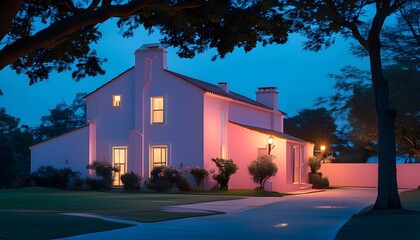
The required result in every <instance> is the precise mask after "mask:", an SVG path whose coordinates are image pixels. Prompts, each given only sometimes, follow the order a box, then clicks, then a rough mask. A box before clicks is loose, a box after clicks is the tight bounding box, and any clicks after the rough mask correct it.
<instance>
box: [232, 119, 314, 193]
mask: <svg viewBox="0 0 420 240" xmlns="http://www.w3.org/2000/svg"><path fill="white" fill-rule="evenodd" d="M268 137H269V135H267V134H263V133H259V132H256V131H252V130H249V129H246V128H244V127H241V126H239V125H236V124H233V123H229V158H231V159H233V160H234V161H235V163H237V165H238V166H239V171H238V172H237V173H236V174H234V175H233V176H232V178H231V182H230V184H229V187H230V188H247V189H253V188H255V187H257V186H258V185H257V184H255V183H254V182H253V181H252V177H251V175H249V173H248V166H249V164H250V163H251V161H252V160H254V159H256V158H257V156H258V151H262V152H264V150H265V149H266V148H267V138H268ZM274 142H275V143H274V145H275V147H274V148H273V150H272V152H271V155H273V156H274V158H273V161H274V163H276V165H277V168H278V172H277V175H276V176H274V177H272V178H270V180H269V181H268V182H267V184H266V186H265V188H266V190H268V191H277V192H288V191H297V190H299V189H300V188H301V187H303V186H305V187H307V186H306V184H305V183H306V181H307V177H306V176H307V169H308V165H307V148H310V147H311V145H310V144H302V143H297V142H290V141H288V140H286V139H281V138H275V139H274ZM291 145H294V146H301V147H302V162H301V166H300V182H294V181H293V163H292V161H291V160H292V159H291V157H290V153H289V150H290V146H291ZM259 149H260V150H259Z"/></svg>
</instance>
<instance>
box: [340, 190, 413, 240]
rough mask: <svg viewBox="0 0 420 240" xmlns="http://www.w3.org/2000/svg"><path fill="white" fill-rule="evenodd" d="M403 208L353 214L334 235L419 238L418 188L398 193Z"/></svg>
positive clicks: (346, 236) (358, 237)
mask: <svg viewBox="0 0 420 240" xmlns="http://www.w3.org/2000/svg"><path fill="white" fill-rule="evenodd" d="M400 196H401V201H402V204H403V207H404V209H405V210H391V211H390V210H376V211H367V212H364V213H361V214H356V215H354V216H353V217H352V218H351V219H350V220H349V221H348V222H347V223H346V224H344V226H343V227H342V228H341V229H340V230H339V232H338V234H337V235H336V237H335V239H336V240H342V239H351V240H353V239H355V240H358V239H372V240H374V239H384V240H385V239H399V240H403V239H404V240H409V239H420V227H419V223H420V189H416V190H412V191H407V192H403V193H401V194H400Z"/></svg>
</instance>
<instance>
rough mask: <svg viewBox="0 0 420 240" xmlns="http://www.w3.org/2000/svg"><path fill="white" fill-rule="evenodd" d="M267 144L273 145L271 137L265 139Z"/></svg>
mask: <svg viewBox="0 0 420 240" xmlns="http://www.w3.org/2000/svg"><path fill="white" fill-rule="evenodd" d="M267 143H268V144H273V143H274V138H273V136H270V137H269V138H267Z"/></svg>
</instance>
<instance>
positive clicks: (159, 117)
mask: <svg viewBox="0 0 420 240" xmlns="http://www.w3.org/2000/svg"><path fill="white" fill-rule="evenodd" d="M151 110H152V111H151V117H152V123H163V122H164V110H165V109H164V101H163V97H152V109H151Z"/></svg>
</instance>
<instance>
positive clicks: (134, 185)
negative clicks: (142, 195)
mask: <svg viewBox="0 0 420 240" xmlns="http://www.w3.org/2000/svg"><path fill="white" fill-rule="evenodd" d="M141 180H142V178H141V177H140V176H139V175H138V174H137V173H135V172H130V173H125V174H123V175H121V181H122V183H123V184H124V189H125V190H139V189H140V181H141Z"/></svg>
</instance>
